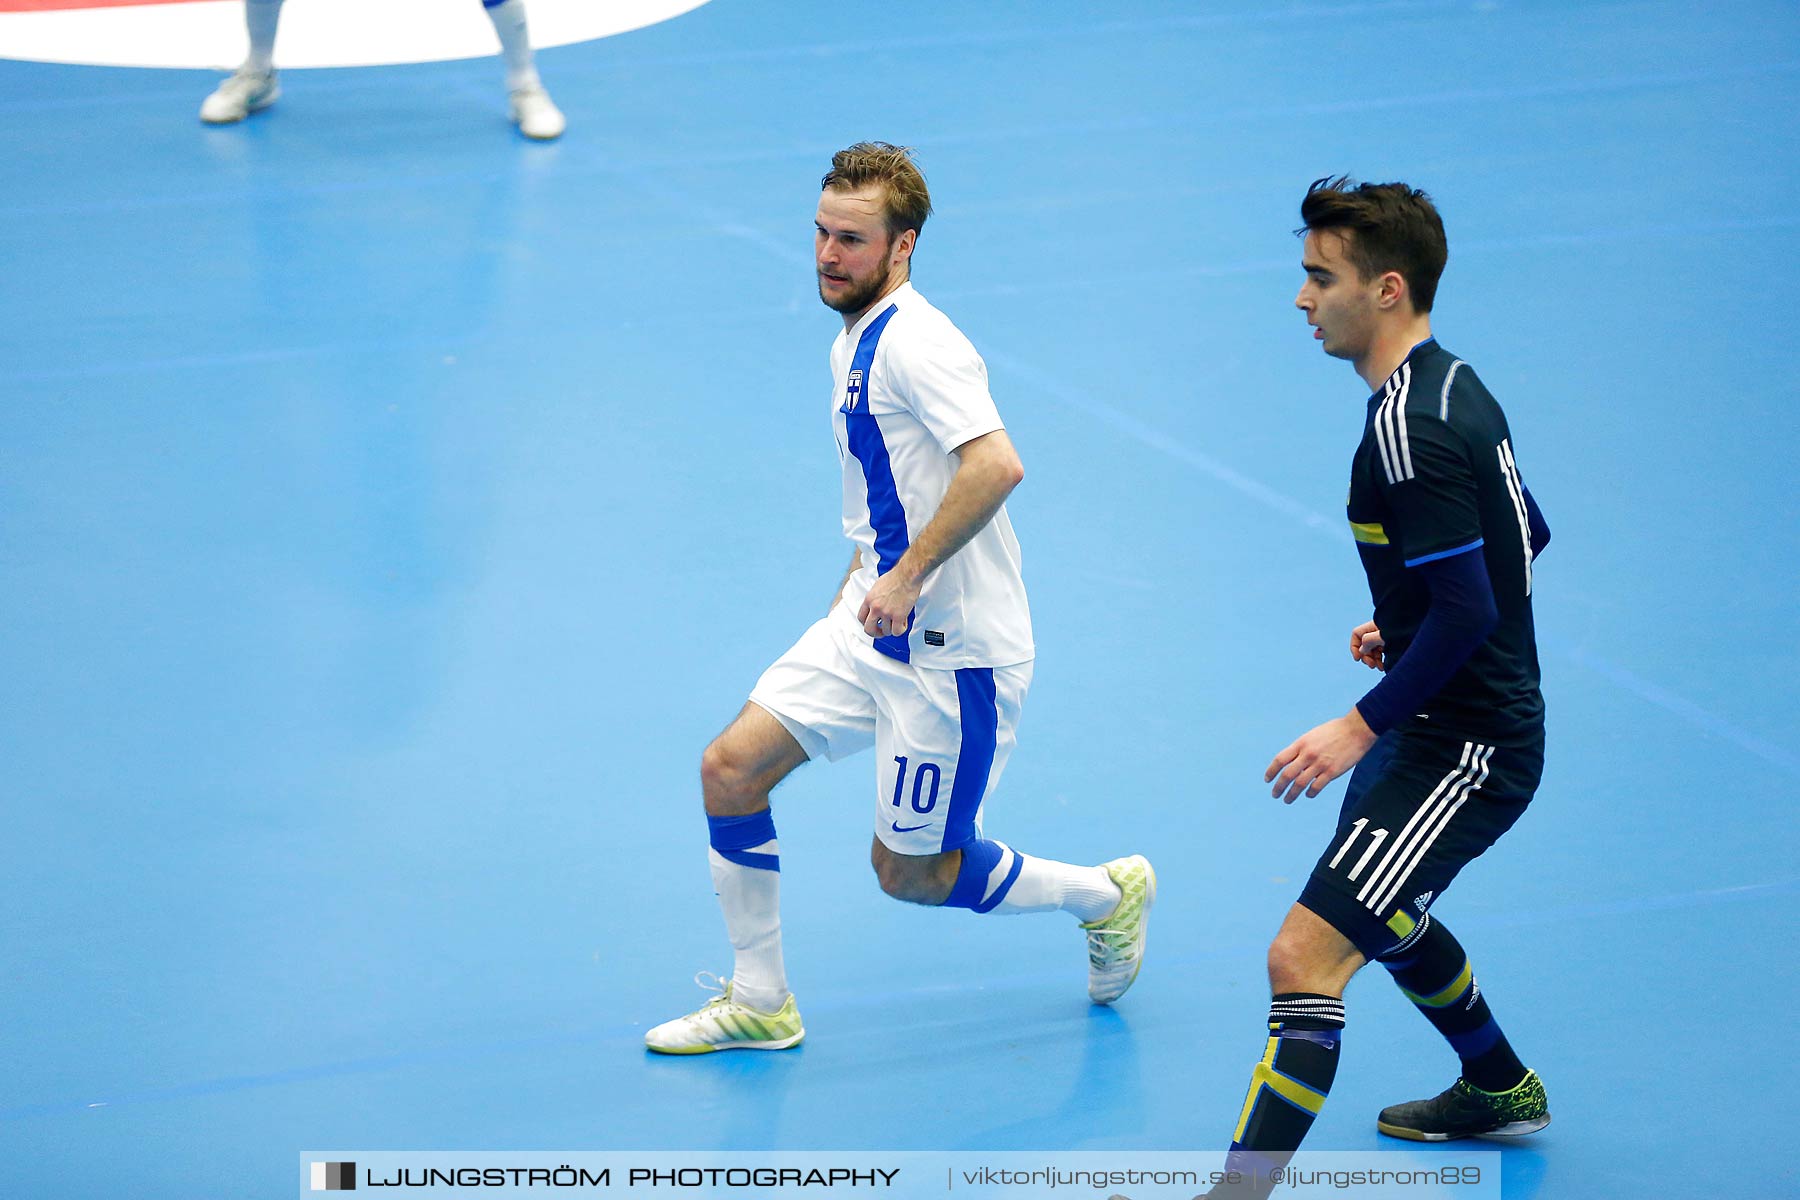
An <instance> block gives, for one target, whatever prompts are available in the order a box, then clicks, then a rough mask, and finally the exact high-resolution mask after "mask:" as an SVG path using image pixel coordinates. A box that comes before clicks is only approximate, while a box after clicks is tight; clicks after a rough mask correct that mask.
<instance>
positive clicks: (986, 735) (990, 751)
mask: <svg viewBox="0 0 1800 1200" xmlns="http://www.w3.org/2000/svg"><path fill="white" fill-rule="evenodd" d="M956 699H957V703H958V705H959V706H960V707H961V711H962V749H961V751H959V752H958V753H957V756H956V782H955V783H954V784H952V785H951V787H950V815H949V816H947V817H945V818H944V846H943V848H944V849H945V850H955V849H958V848H959V847H961V846H963V845H965V844H967V843H968V842H971V841H973V840H974V839H975V814H976V813H978V812H980V811H981V798H982V797H983V796H984V795H986V794H987V781H988V774H989V773H990V772H991V771H992V770H993V769H994V748H995V744H996V742H997V740H998V736H999V732H1000V706H999V703H998V700H997V698H996V695H995V691H994V668H992V667H964V668H962V669H961V670H959V671H957V673H956ZM1005 886H1011V885H1010V882H1009V883H1008V884H1007V885H1005ZM1001 890H1002V891H1004V890H1005V887H1003V888H1002V889H1001Z"/></svg>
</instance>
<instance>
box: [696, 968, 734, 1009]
mask: <svg viewBox="0 0 1800 1200" xmlns="http://www.w3.org/2000/svg"><path fill="white" fill-rule="evenodd" d="M694 982H695V983H696V984H698V985H699V986H700V987H701V988H703V989H705V990H706V991H709V992H713V993H715V995H714V996H713V998H712V999H710V1000H708V1001H707V1002H706V1003H705V1004H702V1005H701V1006H700V1011H702V1012H704V1011H706V1010H707V1009H709V1008H712V1007H713V1006H714V1005H717V1004H729V1003H731V980H729V979H727V978H726V977H725V976H723V975H715V974H713V973H712V972H711V971H695V972H694Z"/></svg>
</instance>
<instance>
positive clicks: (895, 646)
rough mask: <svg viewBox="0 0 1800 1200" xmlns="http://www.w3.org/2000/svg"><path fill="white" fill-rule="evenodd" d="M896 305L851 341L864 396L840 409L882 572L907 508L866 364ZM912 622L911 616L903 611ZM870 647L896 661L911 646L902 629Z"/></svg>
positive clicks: (900, 538) (905, 542) (896, 557)
mask: <svg viewBox="0 0 1800 1200" xmlns="http://www.w3.org/2000/svg"><path fill="white" fill-rule="evenodd" d="M899 311H900V306H899V305H897V304H890V305H888V306H887V310H886V311H885V312H883V313H882V314H881V315H880V316H878V317H876V318H875V319H874V320H873V321H870V322H869V326H868V328H867V329H864V330H863V331H862V337H861V338H860V339H859V340H858V341H857V343H856V356H855V357H854V358H853V359H851V360H850V373H851V375H852V376H854V375H855V374H856V373H857V372H858V371H860V372H862V385H863V386H862V394H863V401H862V403H861V404H859V405H857V406H856V408H855V409H853V410H847V411H845V413H844V425H845V428H846V430H847V432H848V433H849V437H850V453H851V454H853V455H855V456H856V461H857V462H859V463H861V464H862V469H863V483H864V485H865V488H866V490H867V492H868V496H869V525H870V526H871V527H872V528H873V529H874V530H875V558H876V568H875V570H876V573H877V574H878V575H886V574H887V573H888V572H889V571H891V570H893V567H894V564H895V563H897V562H899V561H900V557H901V555H903V554H905V553H906V548H907V547H908V546H910V545H911V544H912V543H911V540H910V539H909V537H908V535H907V531H906V508H905V506H904V505H902V504H901V503H900V490H899V488H898V487H896V486H895V484H894V468H893V465H892V464H891V463H889V462H888V452H887V442H885V441H884V440H882V436H881V425H880V424H879V423H878V422H877V421H876V420H875V414H873V413H871V412H870V411H869V401H868V396H869V368H870V366H871V365H872V364H873V363H874V362H875V347H876V346H877V345H878V344H879V343H880V342H881V331H882V330H883V329H886V328H887V323H888V321H889V320H891V319H892V318H893V315H894V314H895V313H897V312H899ZM907 627H908V630H909V631H910V629H911V627H912V616H911V614H908V616H907ZM875 649H877V650H879V651H881V652H882V653H883V654H885V655H887V656H888V657H889V658H895V659H899V660H900V661H901V662H911V661H912V648H911V646H910V644H909V643H908V641H907V637H906V635H905V634H896V635H890V636H888V637H881V638H876V639H875Z"/></svg>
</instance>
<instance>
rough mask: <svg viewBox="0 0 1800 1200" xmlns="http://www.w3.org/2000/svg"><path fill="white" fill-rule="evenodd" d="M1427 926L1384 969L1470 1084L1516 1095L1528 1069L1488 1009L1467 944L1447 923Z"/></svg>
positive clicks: (1385, 961) (1388, 959)
mask: <svg viewBox="0 0 1800 1200" xmlns="http://www.w3.org/2000/svg"><path fill="white" fill-rule="evenodd" d="M1425 922H1426V923H1427V925H1428V927H1427V928H1426V929H1425V931H1424V932H1423V933H1422V934H1420V935H1419V936H1417V937H1416V938H1412V939H1409V943H1408V945H1407V947H1406V949H1405V950H1402V951H1399V952H1398V953H1396V954H1395V955H1393V956H1392V957H1389V956H1386V955H1384V956H1383V957H1382V958H1381V959H1380V960H1379V961H1380V962H1381V965H1382V966H1384V967H1386V968H1387V969H1388V973H1389V974H1391V975H1392V976H1393V977H1394V982H1395V983H1397V984H1399V985H1400V990H1401V991H1402V992H1404V993H1406V998H1407V999H1408V1000H1411V1001H1412V1002H1413V1004H1414V1005H1415V1006H1416V1007H1417V1008H1418V1010H1419V1011H1420V1012H1422V1013H1424V1014H1425V1019H1426V1020H1427V1021H1430V1022H1431V1024H1432V1026H1433V1027H1434V1028H1436V1029H1437V1031H1438V1032H1439V1033H1441V1034H1443V1035H1444V1039H1445V1040H1446V1041H1448V1042H1449V1043H1450V1046H1451V1048H1452V1049H1454V1050H1455V1051H1456V1055H1457V1057H1458V1058H1460V1059H1462V1075H1463V1078H1464V1079H1466V1080H1468V1082H1469V1083H1470V1084H1471V1085H1472V1086H1474V1087H1478V1088H1480V1089H1481V1090H1482V1091H1484V1092H1505V1091H1510V1090H1511V1089H1512V1088H1515V1087H1517V1086H1518V1085H1519V1081H1520V1080H1522V1079H1524V1078H1525V1064H1524V1063H1522V1062H1520V1061H1519V1056H1518V1055H1517V1054H1515V1053H1513V1048H1512V1046H1511V1044H1509V1043H1508V1042H1507V1040H1506V1035H1505V1034H1504V1033H1502V1032H1501V1031H1500V1025H1499V1023H1498V1022H1496V1021H1495V1020H1494V1014H1493V1013H1492V1012H1491V1011H1490V1010H1489V1009H1488V1002H1487V998H1486V997H1485V996H1483V995H1482V994H1481V985H1480V984H1478V983H1476V982H1475V968H1474V967H1473V966H1471V965H1470V963H1469V956H1468V955H1467V954H1465V953H1464V952H1463V948H1462V944H1461V943H1460V942H1458V941H1457V940H1456V939H1455V938H1454V937H1452V936H1451V934H1450V931H1449V930H1448V929H1445V928H1444V926H1443V924H1442V923H1441V922H1438V921H1436V920H1433V919H1432V918H1431V917H1430V916H1429V915H1428V916H1426V917H1425Z"/></svg>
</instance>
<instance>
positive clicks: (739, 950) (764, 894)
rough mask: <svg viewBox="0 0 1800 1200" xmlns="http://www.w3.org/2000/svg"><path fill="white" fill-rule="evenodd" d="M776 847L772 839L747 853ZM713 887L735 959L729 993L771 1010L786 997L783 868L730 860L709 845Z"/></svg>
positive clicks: (772, 851) (760, 1009) (774, 850)
mask: <svg viewBox="0 0 1800 1200" xmlns="http://www.w3.org/2000/svg"><path fill="white" fill-rule="evenodd" d="M777 852H778V850H777V846H776V843H775V842H773V841H768V842H764V843H763V844H762V845H760V846H753V847H751V848H750V850H749V853H752V854H767V855H770V856H773V855H775V854H776V853H777ZM707 856H708V858H709V860H710V861H711V863H712V878H713V890H714V891H715V892H717V893H718V894H719V908H720V910H721V911H723V912H724V914H725V932H726V933H727V934H728V935H729V936H730V937H731V948H732V949H733V950H734V951H736V959H735V961H734V962H733V964H732V970H731V995H732V998H733V999H735V1000H737V1001H739V1002H740V1003H743V1004H747V1005H749V1006H750V1007H751V1008H754V1009H756V1010H757V1011H758V1012H769V1013H772V1012H774V1011H775V1010H776V1009H778V1008H780V1007H781V1006H782V1005H783V1004H784V1003H786V1002H787V998H788V983H787V968H786V967H785V966H784V965H783V964H782V961H781V872H780V871H778V870H777V871H768V870H764V869H762V868H760V867H746V866H742V865H740V864H738V863H734V862H732V861H730V860H729V859H727V858H726V857H725V856H724V855H722V854H720V853H719V852H718V851H717V850H712V849H708V851H707Z"/></svg>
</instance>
